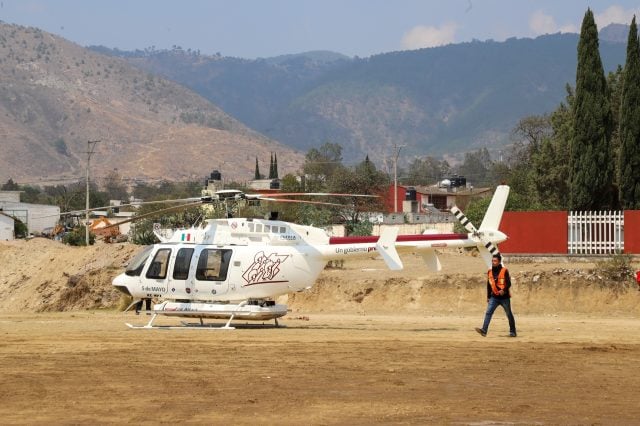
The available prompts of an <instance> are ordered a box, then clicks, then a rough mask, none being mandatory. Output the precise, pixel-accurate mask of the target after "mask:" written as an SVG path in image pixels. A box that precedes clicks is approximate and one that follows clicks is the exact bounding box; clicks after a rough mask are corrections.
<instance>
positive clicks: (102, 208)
mask: <svg viewBox="0 0 640 426" xmlns="http://www.w3.org/2000/svg"><path fill="white" fill-rule="evenodd" d="M200 199H201V197H191V198H177V199H173V200H157V201H140V202H138V203H126V204H120V205H119V206H102V207H92V208H90V209H83V210H71V211H68V212H61V213H60V216H63V215H76V214H77V215H81V214H85V213H86V212H93V211H96V210H105V209H119V208H121V207H131V206H134V207H135V206H141V205H143V204H164V203H167V204H172V203H188V202H193V201H196V200H200Z"/></svg>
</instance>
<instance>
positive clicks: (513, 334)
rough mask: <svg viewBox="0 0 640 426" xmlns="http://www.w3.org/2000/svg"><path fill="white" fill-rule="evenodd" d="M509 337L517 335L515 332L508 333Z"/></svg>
mask: <svg viewBox="0 0 640 426" xmlns="http://www.w3.org/2000/svg"><path fill="white" fill-rule="evenodd" d="M509 337H518V334H517V333H509Z"/></svg>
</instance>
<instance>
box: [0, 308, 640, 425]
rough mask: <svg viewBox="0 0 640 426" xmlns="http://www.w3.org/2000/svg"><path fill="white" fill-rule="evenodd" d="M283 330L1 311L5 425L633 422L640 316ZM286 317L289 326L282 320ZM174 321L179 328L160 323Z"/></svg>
mask: <svg viewBox="0 0 640 426" xmlns="http://www.w3.org/2000/svg"><path fill="white" fill-rule="evenodd" d="M305 317H308V320H306V319H295V317H294V316H292V317H291V318H290V319H285V320H283V321H282V323H283V324H284V325H285V326H286V328H279V329H274V328H268V329H259V330H257V329H240V330H235V331H229V330H225V331H223V330H177V331H176V330H171V331H167V330H129V329H127V328H125V326H124V324H123V322H124V321H125V320H128V321H131V320H133V321H135V320H138V321H143V320H144V318H143V317H135V315H132V314H121V313H115V312H112V313H108V312H100V313H98V312H96V313H94V312H89V313H87V312H83V313H56V314H52V313H46V314H32V315H2V316H0V327H1V329H2V335H3V336H2V343H0V357H1V358H2V362H1V363H0V374H1V376H2V378H3V384H4V385H3V386H2V388H1V389H0V399H1V400H2V404H1V405H0V416H1V418H2V419H3V423H30V424H33V423H51V422H55V423H93V422H101V423H104V422H106V423H160V422H163V423H164V422H167V423H168V422H171V423H173V422H180V423H184V422H194V423H209V424H222V423H224V424H228V423H231V422H233V423H236V424H248V423H252V424H255V423H262V424H267V423H279V424H310V423H311V424H371V423H394V424H398V423H400V424H407V423H410V424H429V423H430V424H433V423H454V424H494V423H500V424H502V423H503V422H506V423H508V424H593V423H604V424H612V423H613V424H621V423H623V424H630V423H635V422H637V420H638V418H640V405H639V404H638V403H637V395H638V394H639V393H640V377H639V376H638V374H637V369H638V365H639V363H640V335H639V333H638V328H639V327H640V320H638V319H637V318H587V317H578V316H557V317H556V316H554V317H534V316H531V317H530V316H520V317H519V318H518V320H519V326H520V337H518V338H517V339H510V338H508V337H506V330H507V325H506V321H505V320H504V319H503V318H502V316H498V317H497V318H496V321H495V323H494V324H493V333H491V334H490V335H489V336H487V337H486V338H482V337H480V336H479V335H477V334H476V333H475V332H474V331H473V327H474V326H476V325H477V324H478V321H479V318H478V316H477V315H476V316H475V317H456V316H449V317H443V316H437V317H409V316H389V317H386V316H358V315H347V314H345V315H320V314H313V313H308V314H306V315H305ZM285 318H286V317H285ZM163 322H164V323H170V322H171V321H167V320H164V321H163Z"/></svg>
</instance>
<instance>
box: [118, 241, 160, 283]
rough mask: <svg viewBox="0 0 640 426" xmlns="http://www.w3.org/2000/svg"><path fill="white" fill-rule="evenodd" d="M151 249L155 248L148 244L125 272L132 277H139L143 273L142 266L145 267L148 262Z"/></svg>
mask: <svg viewBox="0 0 640 426" xmlns="http://www.w3.org/2000/svg"><path fill="white" fill-rule="evenodd" d="M151 250H153V246H146V247H145V248H144V250H142V251H141V252H140V253H138V254H137V255H136V257H134V258H133V260H132V261H131V262H130V263H129V265H128V266H127V269H126V270H125V271H124V273H125V274H127V275H129V276H130V277H139V276H140V274H141V273H142V268H144V264H145V263H147V259H148V258H149V255H150V254H151Z"/></svg>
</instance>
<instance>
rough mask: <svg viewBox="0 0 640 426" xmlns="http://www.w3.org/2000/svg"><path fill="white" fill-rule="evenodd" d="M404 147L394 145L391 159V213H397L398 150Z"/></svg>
mask: <svg viewBox="0 0 640 426" xmlns="http://www.w3.org/2000/svg"><path fill="white" fill-rule="evenodd" d="M404 146H405V145H400V146H398V145H394V148H395V150H396V155H395V157H394V159H393V194H394V195H393V212H394V213H397V212H398V157H399V156H400V150H401V149H402V147H404Z"/></svg>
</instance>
